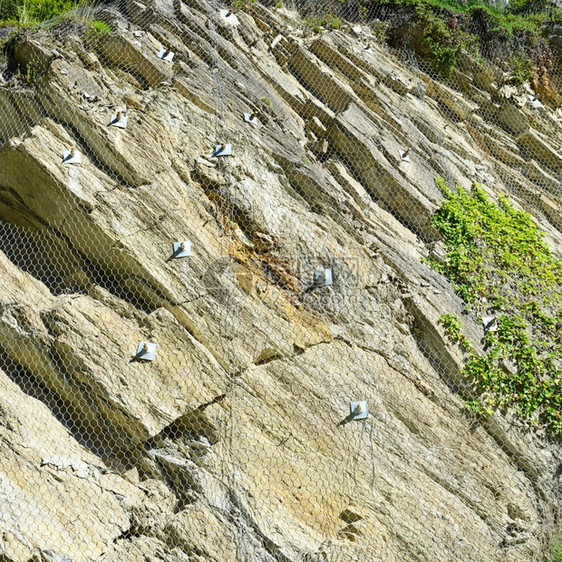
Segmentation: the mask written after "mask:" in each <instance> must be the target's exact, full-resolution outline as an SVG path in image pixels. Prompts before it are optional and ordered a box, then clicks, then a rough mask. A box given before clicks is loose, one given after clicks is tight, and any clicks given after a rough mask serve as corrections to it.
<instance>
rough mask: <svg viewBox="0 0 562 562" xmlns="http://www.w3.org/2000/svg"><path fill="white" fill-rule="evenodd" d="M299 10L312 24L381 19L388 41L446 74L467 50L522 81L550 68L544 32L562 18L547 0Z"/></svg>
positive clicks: (330, 0) (326, 5)
mask: <svg viewBox="0 0 562 562" xmlns="http://www.w3.org/2000/svg"><path fill="white" fill-rule="evenodd" d="M301 11H302V14H303V16H304V17H305V21H306V23H307V24H308V25H309V26H311V27H313V28H315V29H318V28H319V27H324V28H329V27H331V25H330V24H331V22H332V21H333V22H334V23H335V24H336V25H337V23H336V22H340V18H344V19H347V20H351V21H361V22H372V21H376V20H379V21H383V22H384V23H385V24H386V25H387V30H388V33H387V39H388V42H389V43H390V44H391V45H392V46H403V45H405V44H406V43H409V44H408V45H407V46H409V47H412V46H413V47H414V48H415V49H416V50H417V51H418V53H419V54H421V55H422V56H425V57H427V58H428V59H429V60H431V61H433V63H434V65H435V68H436V70H437V71H438V72H439V73H440V74H441V75H443V76H445V77H446V76H449V75H450V74H451V73H452V72H453V70H454V69H455V68H456V66H457V62H458V58H459V54H460V53H461V52H462V51H468V52H471V53H473V54H474V55H476V56H477V57H478V58H479V59H480V60H484V61H485V60H490V61H493V62H495V63H496V64H499V65H500V66H501V67H502V70H504V71H512V72H513V74H514V75H515V78H516V79H517V80H520V81H523V80H526V79H528V78H529V77H530V73H532V72H534V71H538V70H539V69H541V68H543V67H544V68H546V69H547V71H548V70H551V68H550V67H551V66H552V64H553V60H552V54H551V53H550V50H549V49H548V46H547V44H546V42H545V41H544V39H543V37H542V34H543V32H544V29H545V26H547V24H548V23H549V22H554V21H557V22H561V21H562V9H561V8H560V7H558V6H554V5H552V4H551V3H550V2H549V0H512V1H511V2H510V3H509V4H507V3H506V4H505V5H504V7H503V9H499V8H498V7H495V6H494V5H491V4H489V3H488V2H486V1H485V0H468V1H464V0H462V1H458V0H311V1H310V2H306V3H304V5H303V6H302V7H301ZM325 20H328V21H325ZM326 24H328V25H326Z"/></svg>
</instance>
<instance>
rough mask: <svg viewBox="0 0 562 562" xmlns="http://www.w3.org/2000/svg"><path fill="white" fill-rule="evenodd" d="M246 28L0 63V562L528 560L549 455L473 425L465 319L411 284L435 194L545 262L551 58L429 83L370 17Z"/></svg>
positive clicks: (422, 273) (79, 27)
mask: <svg viewBox="0 0 562 562" xmlns="http://www.w3.org/2000/svg"><path fill="white" fill-rule="evenodd" d="M235 4H236V5H232V6H231V5H226V4H224V5H223V4H221V3H219V2H216V1H212V0H210V1H203V0H195V1H189V2H188V1H185V2H181V1H179V0H178V1H173V2H168V1H159V0H155V1H153V2H149V1H146V2H145V1H138V2H136V1H133V0H123V1H121V2H115V3H108V4H104V5H96V6H90V7H88V6H86V7H82V8H80V9H79V10H78V11H77V12H75V13H74V14H73V15H71V17H66V18H64V19H62V20H55V21H52V22H47V23H46V24H42V25H40V26H38V27H36V28H29V29H25V30H23V31H20V32H19V33H18V34H17V35H15V36H14V37H11V38H10V39H9V40H8V41H7V43H6V45H5V53H6V60H5V65H4V67H3V75H2V76H3V77H2V82H1V84H0V142H1V143H2V144H1V145H0V220H1V223H0V245H1V246H0V249H1V250H2V252H0V267H1V268H2V272H1V275H0V283H1V284H2V291H1V293H0V295H1V299H2V302H1V319H0V327H1V329H0V381H1V386H2V390H1V393H0V432H1V436H2V439H1V440H0V447H1V452H0V478H1V480H0V498H1V504H0V505H1V506H2V507H1V508H0V529H1V532H0V559H1V560H6V561H16V560H17V561H24V560H25V561H27V560H38V561H39V560H41V561H42V560H45V561H67V560H72V561H82V560H110V561H128V560H130V561H133V560H169V561H176V560H177V561H184V560H185V561H188V560H190V561H191V560H193V561H199V560H201V561H202V560H216V561H221V562H222V561H234V560H243V561H254V560H255V561H258V560H263V561H273V560H278V561H284V562H288V561H303V562H304V561H306V562H317V561H321V560H326V561H334V562H340V561H341V562H347V561H352V560H353V561H360V560H361V561H363V560H374V561H375V560H376V561H378V560H432V561H433V560H444V561H445V560H458V561H472V560H542V559H544V558H545V556H546V553H547V551H548V548H549V547H548V540H549V537H550V535H551V534H552V533H555V532H556V528H557V517H556V516H557V503H558V500H559V487H558V478H559V476H560V471H559V470H558V465H559V461H558V459H559V455H558V454H557V453H558V451H559V449H558V439H557V437H556V436H553V435H551V434H550V433H548V432H547V431H542V432H541V431H537V430H536V429H533V428H529V427H528V426H527V425H525V424H524V423H521V422H520V421H519V420H517V419H515V417H514V415H513V411H512V410H510V409H507V411H500V410H498V411H497V412H496V413H495V414H494V415H493V416H488V417H482V416H480V415H477V414H475V413H472V412H471V410H469V409H468V408H467V407H466V406H465V402H464V401H465V400H469V399H473V398H474V397H475V393H476V394H477V389H476V388H475V385H474V382H473V381H472V380H471V379H470V378H469V377H468V376H467V375H466V374H464V373H463V371H462V368H463V365H464V361H465V357H464V356H463V354H462V353H461V352H460V350H459V348H458V346H455V345H454V344H453V343H452V342H450V341H449V340H448V339H447V337H446V336H445V333H444V330H443V327H442V326H441V324H440V322H439V319H440V317H441V315H443V314H445V313H449V312H450V313H456V314H458V315H459V316H460V317H461V319H462V322H463V325H464V328H465V330H466V331H467V334H468V335H469V336H471V337H472V338H473V339H474V340H475V341H480V340H481V339H482V337H483V336H484V332H483V328H482V319H481V317H480V316H481V315H479V313H478V312H475V311H470V310H466V308H465V303H463V302H462V301H461V299H460V298H459V297H458V296H457V295H455V291H454V289H453V287H452V285H451V283H450V282H449V281H448V280H447V279H446V278H445V277H444V276H443V275H440V274H438V273H436V272H435V271H434V269H432V268H431V267H430V266H429V265H428V264H427V263H425V262H424V258H427V257H428V256H430V257H431V256H437V257H439V256H440V255H441V254H442V252H443V251H444V250H443V244H442V242H440V239H439V235H438V233H437V232H436V229H435V227H434V226H433V225H432V222H431V221H432V217H433V215H434V213H435V211H436V210H437V208H438V207H439V206H440V205H441V203H442V200H443V193H442V191H440V189H439V188H438V186H437V185H436V183H435V178H436V177H442V178H444V180H445V181H446V182H447V184H448V185H449V186H450V187H453V186H454V184H455V183H456V182H458V183H459V184H461V185H464V186H465V187H468V186H469V185H470V184H471V183H472V182H473V181H477V182H479V183H480V184H481V185H482V186H483V188H484V189H485V190H486V191H487V192H488V193H489V195H490V197H491V198H492V199H494V200H495V199H497V197H498V196H500V195H507V196H508V197H509V198H510V199H511V200H512V202H513V203H514V205H516V206H517V207H518V208H522V209H524V210H527V211H529V212H531V213H532V214H533V216H534V217H535V219H536V220H537V222H538V224H539V226H540V228H541V229H543V230H544V232H545V233H546V240H547V241H548V242H549V243H551V244H552V246H553V247H555V246H556V243H557V242H558V241H559V239H560V233H559V230H558V229H559V225H560V215H559V195H560V170H561V159H560V152H561V148H562V134H561V124H560V117H561V116H560V109H556V107H557V104H559V98H557V96H559V94H558V93H557V89H558V92H559V90H560V66H559V59H556V57H555V56H554V55H553V58H552V60H551V61H549V64H550V67H549V69H548V70H549V74H548V77H549V80H550V81H549V82H547V81H546V78H545V79H544V80H543V81H542V82H540V81H539V83H538V85H536V84H535V86H536V87H535V88H534V89H533V88H532V87H531V86H530V85H529V84H530V82H529V81H527V82H524V83H523V84H516V83H515V82H513V81H510V80H511V78H510V75H509V74H506V73H505V68H502V66H501V64H500V62H499V61H495V62H490V61H488V63H487V65H484V63H483V62H482V61H480V60H478V59H477V58H476V57H473V56H470V55H469V54H465V55H464V58H462V59H460V62H459V64H458V66H457V68H456V69H455V70H454V72H453V73H452V74H451V75H450V76H449V77H448V78H444V77H443V76H442V75H440V74H439V72H438V71H437V70H436V69H435V65H434V63H433V62H431V61H430V60H429V59H428V58H427V57H424V56H422V55H424V53H423V52H422V53H420V52H419V51H418V50H416V44H417V41H418V39H419V36H418V33H417V30H416V27H415V25H412V22H411V21H405V22H404V25H403V26H402V27H399V28H398V29H399V32H398V31H396V30H394V36H392V33H391V31H392V30H389V28H387V23H385V22H386V20H385V18H387V16H388V13H390V12H389V11H390V10H391V8H390V7H388V6H387V7H384V8H382V7H381V8H380V10H379V11H378V12H377V13H370V12H369V11H368V10H364V9H362V7H361V5H360V4H359V3H354V2H348V3H347V4H349V5H348V6H347V11H346V10H345V9H344V8H345V6H343V3H341V2H325V3H316V2H311V3H306V4H305V3H298V2H295V3H292V4H291V3H287V5H286V6H281V5H273V4H272V3H268V2H263V3H262V2H238V3H235ZM338 10H340V11H339V12H338ZM327 15H329V16H330V17H327ZM346 18H347V19H346ZM91 22H97V23H95V24H92V23H91ZM101 24H103V25H101ZM451 25H452V26H453V25H455V23H454V22H452V23H451ZM385 33H388V34H389V35H388V37H390V39H391V40H389V41H385V37H384V34H385ZM388 43H390V45H389V44H388ZM487 46H488V48H490V49H491V48H492V46H491V44H490V45H487ZM502 54H505V53H502ZM557 65H558V66H557ZM541 88H542V89H541ZM441 257H442V255H441Z"/></svg>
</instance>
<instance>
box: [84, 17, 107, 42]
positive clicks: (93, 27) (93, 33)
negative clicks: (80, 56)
mask: <svg viewBox="0 0 562 562" xmlns="http://www.w3.org/2000/svg"><path fill="white" fill-rule="evenodd" d="M89 26H90V29H89V31H88V33H87V35H88V38H89V39H96V38H98V37H102V36H103V35H107V34H108V33H111V27H109V25H107V23H105V22H103V21H99V20H92V21H91V22H90V23H89Z"/></svg>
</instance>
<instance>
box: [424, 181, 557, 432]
mask: <svg viewBox="0 0 562 562" xmlns="http://www.w3.org/2000/svg"><path fill="white" fill-rule="evenodd" d="M438 184H439V186H440V187H441V188H442V189H443V191H444V193H445V201H444V203H443V205H442V207H441V208H440V209H439V210H438V211H437V212H436V214H435V216H434V219H433V222H434V224H435V226H436V227H437V228H438V229H439V230H440V231H441V232H442V233H443V235H444V240H445V246H446V248H447V257H446V259H445V261H444V262H439V261H437V260H433V259H429V260H428V262H429V263H430V264H431V265H432V266H433V267H434V268H435V269H436V270H437V271H439V272H441V273H443V274H444V275H445V276H446V277H447V278H448V279H450V280H451V282H452V284H453V286H454V287H455V289H456V291H457V292H458V294H459V295H460V296H461V297H462V298H463V299H464V301H465V302H466V303H467V306H468V308H469V309H472V310H473V311H475V312H476V313H478V314H480V315H483V316H485V315H489V316H494V317H495V318H496V320H497V327H496V329H495V330H492V329H488V330H487V331H486V333H485V338H484V351H482V352H479V351H477V350H476V346H475V345H474V342H472V341H470V340H469V339H468V338H467V337H466V335H465V334H464V333H463V330H462V326H461V323H460V321H459V319H458V318H456V317H455V316H453V315H450V314H447V315H445V316H443V317H442V318H441V322H442V324H443V326H444V328H445V330H446V332H447V334H448V336H449V337H450V338H451V340H452V341H454V342H456V343H458V344H459V346H460V347H461V349H462V350H463V351H464V352H465V353H466V362H465V367H464V373H465V375H466V376H467V377H468V378H469V379H470V380H471V381H472V382H473V383H474V390H475V391H476V394H477V395H478V396H479V397H478V399H476V400H473V401H468V402H467V404H468V406H469V407H470V408H471V409H472V410H474V411H476V412H478V413H481V414H489V413H491V412H492V411H494V410H496V409H499V410H501V411H505V410H508V409H509V410H511V411H513V412H515V413H516V415H517V416H518V417H519V418H520V419H522V420H526V421H527V422H530V423H532V424H534V425H535V426H544V427H546V428H549V429H550V430H551V431H552V432H554V433H555V434H558V435H561V434H562V416H561V412H562V261H561V260H559V259H557V258H555V257H554V256H553V255H552V253H551V251H550V249H549V247H548V245H547V244H546V243H545V242H544V240H543V234H542V232H541V231H540V230H539V228H538V227H537V225H536V224H535V223H534V222H533V220H532V219H531V217H530V216H529V215H528V214H527V213H525V212H523V211H518V210H516V209H515V208H514V207H513V206H512V205H511V203H510V202H509V201H508V200H507V199H506V198H500V199H499V202H498V204H495V203H493V202H492V201H490V199H489V198H488V197H487V195H486V194H485V192H484V191H483V190H482V189H481V188H480V187H479V186H478V185H477V184H475V185H474V186H473V188H472V190H471V191H470V192H469V191H466V190H464V189H463V188H462V187H460V186H457V188H456V190H454V191H453V190H449V189H448V188H447V186H446V185H445V184H444V182H443V181H442V180H438Z"/></svg>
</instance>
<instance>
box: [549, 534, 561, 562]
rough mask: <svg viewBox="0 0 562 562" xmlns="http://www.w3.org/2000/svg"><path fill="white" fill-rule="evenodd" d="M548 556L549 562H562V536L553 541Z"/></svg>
mask: <svg viewBox="0 0 562 562" xmlns="http://www.w3.org/2000/svg"><path fill="white" fill-rule="evenodd" d="M548 555H549V556H548V562H562V536H558V537H556V538H554V539H553V540H552V542H551V543H550V551H549V553H548Z"/></svg>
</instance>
